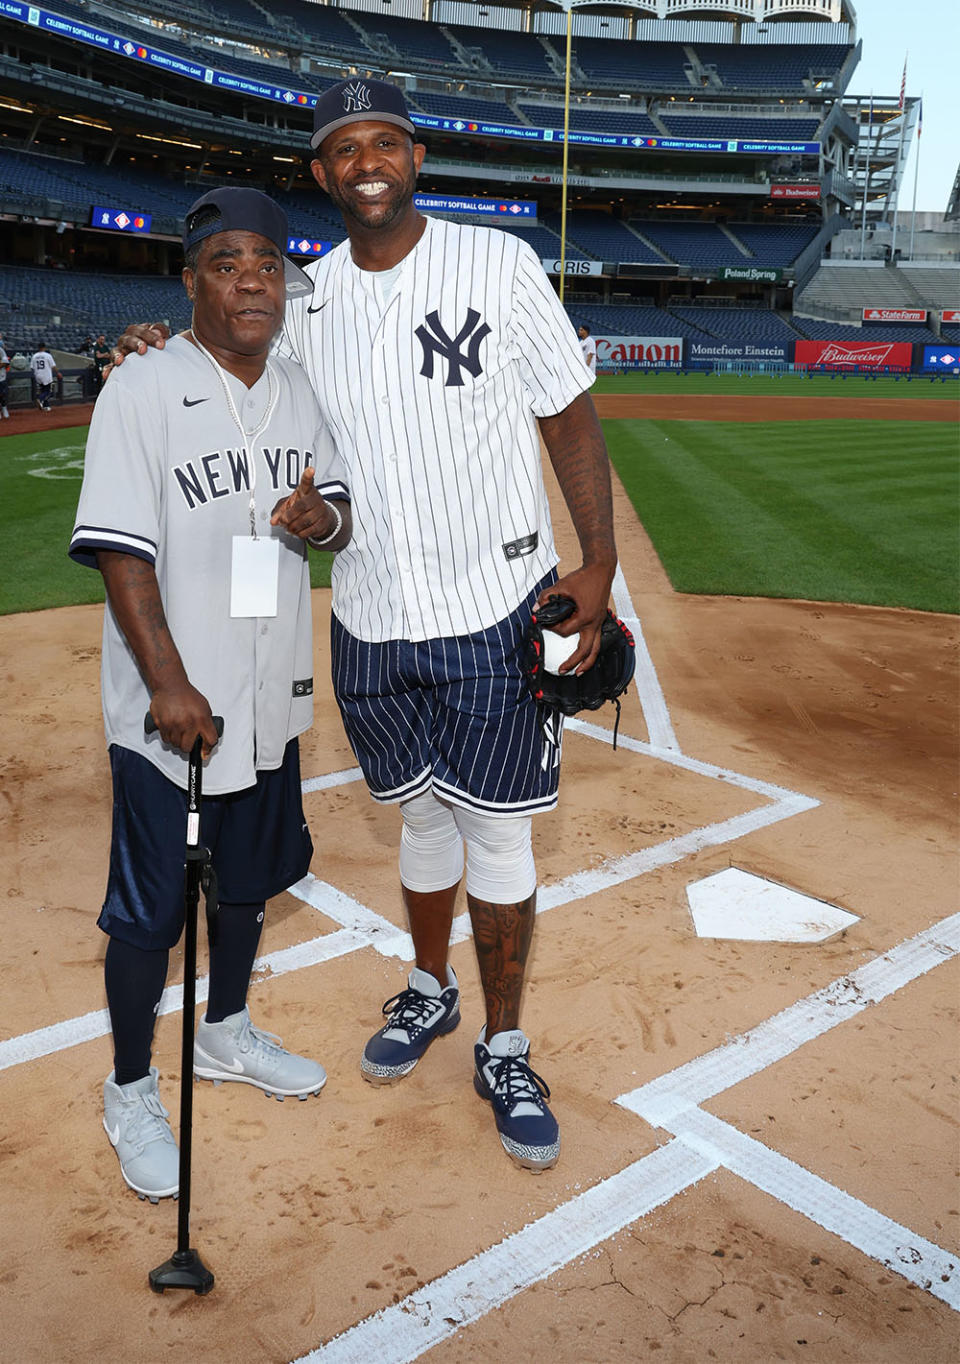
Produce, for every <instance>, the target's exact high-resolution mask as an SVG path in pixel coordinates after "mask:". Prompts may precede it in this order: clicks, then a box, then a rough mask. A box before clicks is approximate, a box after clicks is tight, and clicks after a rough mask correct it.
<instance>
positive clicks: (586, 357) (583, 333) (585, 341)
mask: <svg viewBox="0 0 960 1364" xmlns="http://www.w3.org/2000/svg"><path fill="white" fill-rule="evenodd" d="M577 335H578V336H579V338H580V349H581V351H582V352H583V363H584V364H585V365H586V367H587V369H588V370H589V371H590V373H591V374H592V375H593V376H594V378H596V375H597V343H596V341H594V339H593V337H592V336H591V335H590V328H589V327H588V326H587V324H586V322H581V323H580V326H579V327H578V328H577Z"/></svg>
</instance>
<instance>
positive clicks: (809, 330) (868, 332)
mask: <svg viewBox="0 0 960 1364" xmlns="http://www.w3.org/2000/svg"><path fill="white" fill-rule="evenodd" d="M793 325H794V326H795V327H796V329H797V331H798V332H799V333H800V335H801V336H805V337H808V338H809V339H810V340H811V341H829V340H831V339H836V340H840V341H919V342H922V343H924V344H926V345H931V344H932V343H933V342H934V341H935V340H936V337H935V336H934V335H933V332H932V331H930V329H929V327H923V326H913V325H910V324H908V323H900V322H876V323H873V324H871V323H868V322H865V323H864V324H863V326H862V327H854V326H849V325H845V324H844V323H842V322H828V321H822V320H820V319H819V318H813V317H796V316H795V317H794V322H793Z"/></svg>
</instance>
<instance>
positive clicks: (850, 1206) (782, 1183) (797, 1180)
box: [670, 1108, 960, 1311]
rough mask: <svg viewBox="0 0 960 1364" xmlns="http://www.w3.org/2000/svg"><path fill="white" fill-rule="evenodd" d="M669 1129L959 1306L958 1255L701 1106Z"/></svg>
mask: <svg viewBox="0 0 960 1364" xmlns="http://www.w3.org/2000/svg"><path fill="white" fill-rule="evenodd" d="M670 1130H671V1131H672V1132H673V1133H674V1134H675V1135H676V1136H677V1137H679V1138H680V1140H681V1141H682V1142H683V1143H684V1144H685V1145H687V1146H689V1147H690V1149H691V1150H694V1151H698V1152H699V1153H700V1154H701V1155H702V1156H703V1157H704V1159H706V1160H712V1161H714V1162H716V1164H717V1165H718V1166H721V1165H722V1166H723V1168H724V1169H726V1170H729V1171H730V1172H731V1174H735V1175H739V1176H740V1178H741V1179H745V1180H746V1181H747V1182H748V1183H750V1184H752V1185H754V1187H755V1188H757V1189H762V1190H763V1192H764V1193H768V1194H770V1195H771V1196H772V1197H773V1198H776V1199H778V1200H779V1202H781V1203H785V1204H786V1205H787V1207H789V1208H793V1209H794V1211H795V1212H799V1213H802V1214H803V1216H804V1217H807V1218H809V1219H810V1221H811V1222H816V1224H817V1226H820V1227H823V1228H824V1229H825V1230H826V1231H830V1232H833V1233H834V1235H836V1236H839V1237H840V1238H841V1239H842V1240H844V1241H846V1242H847V1243H848V1245H851V1246H855V1247H856V1249H857V1250H859V1251H862V1252H863V1254H864V1255H869V1256H870V1258H871V1259H872V1260H877V1261H878V1262H879V1263H880V1264H882V1265H886V1266H887V1268H888V1269H891V1270H893V1271H894V1272H895V1273H897V1274H900V1275H902V1276H903V1278H905V1279H907V1280H909V1282H910V1283H913V1284H916V1285H917V1287H918V1288H923V1289H925V1290H926V1291H927V1292H928V1293H931V1294H932V1295H933V1296H934V1297H935V1298H939V1299H940V1300H941V1301H942V1302H945V1303H946V1304H947V1305H948V1306H949V1307H952V1308H953V1309H954V1310H955V1311H957V1310H960V1275H958V1272H957V1271H958V1265H957V1259H956V1257H955V1256H952V1255H950V1254H949V1253H948V1252H947V1251H945V1250H942V1249H941V1248H940V1247H939V1246H937V1245H934V1244H933V1242H932V1241H928V1240H926V1238H925V1237H923V1236H918V1235H917V1233H916V1232H914V1231H910V1230H909V1229H908V1228H907V1227H903V1226H901V1225H900V1223H899V1222H894V1221H892V1220H891V1219H890V1218H889V1217H885V1216H884V1215H883V1213H880V1212H877V1211H876V1209H875V1208H871V1207H868V1206H867V1204H866V1203H861V1201H860V1199H859V1198H854V1197H853V1196H852V1195H851V1194H848V1193H845V1192H844V1190H843V1189H838V1188H837V1187H836V1185H834V1184H829V1183H827V1181H826V1180H825V1179H821V1178H820V1176H819V1175H815V1174H812V1173H811V1172H810V1171H809V1170H805V1169H804V1168H803V1166H802V1165H797V1164H796V1163H795V1162H794V1161H792V1160H790V1159H789V1158H788V1157H787V1156H784V1155H781V1154H780V1153H779V1152H778V1151H772V1150H770V1148H769V1147H767V1146H764V1145H763V1143H762V1142H759V1141H756V1140H755V1139H754V1138H753V1137H748V1136H746V1135H745V1133H743V1132H739V1131H738V1130H737V1129H736V1128H735V1127H732V1126H731V1125H730V1124H729V1123H726V1122H723V1121H722V1120H721V1119H720V1118H717V1117H714V1116H713V1114H711V1113H704V1112H703V1111H702V1110H701V1109H699V1108H698V1109H694V1110H692V1111H687V1112H684V1113H683V1114H682V1115H681V1116H680V1117H678V1118H677V1119H676V1120H675V1121H674V1122H672V1123H671V1124H670Z"/></svg>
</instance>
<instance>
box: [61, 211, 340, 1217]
mask: <svg viewBox="0 0 960 1364" xmlns="http://www.w3.org/2000/svg"><path fill="white" fill-rule="evenodd" d="M286 230H287V229H286V219H285V217H284V215H283V213H282V212H281V210H280V209H279V208H277V206H276V205H275V204H274V203H273V202H272V201H271V200H270V199H268V198H267V196H266V195H263V194H260V193H259V192H258V191H255V190H249V189H224V190H214V191H212V192H211V193H210V194H207V195H205V196H204V197H203V198H202V199H200V200H198V201H197V202H196V203H195V204H194V205H193V206H192V208H191V209H190V210H189V212H188V214H187V218H186V231H185V234H184V250H185V253H186V268H185V269H184V271H183V279H184V284H185V287H186V290H187V293H188V295H189V297H190V299H191V300H192V302H193V323H192V328H191V330H189V331H187V332H185V333H184V334H183V335H182V336H178V337H175V338H174V339H173V340H172V341H171V342H170V344H169V345H168V346H167V347H166V349H165V350H164V351H163V352H162V353H161V352H154V353H152V354H151V355H150V357H149V360H147V361H145V362H144V363H142V364H140V365H137V366H134V365H129V366H127V368H126V369H124V370H122V371H120V372H118V373H117V374H116V375H115V376H114V378H113V379H112V381H111V382H110V383H109V384H107V385H106V387H105V388H104V391H103V393H102V394H101V397H100V399H99V401H98V403H97V407H96V411H95V413H94V416H93V420H92V423H91V427H90V436H89V439H88V442H87V452H86V462H85V469H84V480H83V488H82V491H81V495H80V504H79V507H78V511H77V523H76V527H75V529H74V532H73V538H72V540H71V544H70V554H71V557H73V558H74V559H75V560H77V561H78V562H79V563H82V564H87V565H89V566H91V567H97V568H99V570H100V572H101V573H102V574H103V578H104V582H105V585H106V589H107V607H106V610H105V613H104V631H103V653H102V697H103V713H104V725H105V730H106V738H107V743H108V746H109V753H110V765H111V773H112V778H113V789H114V813H113V838H112V845H111V856H110V874H109V881H108V886H107V893H106V898H105V901H104V905H103V909H102V912H101V915H100V919H99V924H100V927H101V928H102V929H103V930H104V932H106V933H107V934H108V935H109V939H110V940H109V943H108V945H107V951H106V958H105V982H106V993H107V1002H108V1004H109V1008H110V1018H111V1025H112V1029H113V1042H114V1069H113V1071H112V1072H111V1074H110V1076H109V1077H108V1079H107V1081H106V1083H105V1085H104V1127H105V1129H106V1131H107V1134H108V1136H109V1138H110V1141H111V1143H112V1144H113V1146H114V1147H115V1149H116V1152H117V1156H118V1158H119V1160H120V1168H121V1171H122V1174H123V1178H124V1179H125V1180H126V1182H127V1184H128V1185H129V1186H130V1187H131V1188H133V1189H134V1190H135V1191H136V1192H137V1193H138V1194H139V1195H140V1196H141V1197H146V1198H149V1199H150V1200H151V1201H152V1202H156V1201H157V1199H158V1198H162V1197H165V1196H169V1195H174V1194H176V1193H177V1188H178V1155H177V1148H176V1144H175V1142H174V1138H173V1135H172V1133H171V1131H170V1128H169V1125H168V1123H167V1112H166V1109H165V1108H164V1107H163V1105H162V1104H161V1101H160V1097H159V1093H158V1087H157V1070H156V1068H155V1067H152V1066H151V1064H150V1059H151V1045H152V1036H153V1024H154V1018H155V1014H156V1011H157V1008H158V1006H159V1001H160V996H161V993H162V991H163V988H164V983H165V980H166V974H167V964H168V956H169V950H170V948H171V947H173V946H174V945H175V943H176V942H177V940H178V938H179V936H180V934H181V932H182V928H183V848H184V830H185V827H186V797H185V787H186V775H187V753H188V752H189V750H190V749H191V747H192V746H193V743H194V740H195V738H196V737H197V736H198V735H200V736H202V739H203V743H204V753H205V757H207V758H208V762H207V771H206V773H205V776H204V795H205V797H206V799H205V801H204V806H203V817H202V826H201V834H200V837H201V841H202V842H203V843H205V844H206V845H208V846H209V847H210V849H211V853H212V860H213V867H214V870H215V872H216V874H217V877H218V881H219V891H220V909H219V913H218V915H217V930H216V934H215V935H213V936H212V940H211V945H210V990H209V998H208V1002H207V1010H206V1014H205V1015H204V1017H203V1018H202V1019H201V1020H200V1023H199V1026H198V1030H197V1038H196V1043H195V1050H194V1055H195V1069H196V1073H197V1075H198V1076H200V1077H201V1078H206V1079H211V1080H214V1081H215V1082H217V1083H219V1082H220V1081H222V1080H236V1081H240V1082H241V1083H244V1084H249V1085H253V1086H256V1087H257V1088H259V1089H261V1090H263V1091H264V1092H265V1093H267V1094H268V1095H276V1097H277V1098H279V1099H282V1098H284V1097H285V1096H287V1095H297V1096H298V1097H300V1098H306V1097H307V1095H308V1094H316V1093H319V1091H320V1089H321V1088H322V1086H323V1084H324V1083H325V1080H326V1076H325V1074H324V1071H323V1067H322V1066H320V1065H319V1064H317V1063H316V1062H315V1061H311V1060H308V1059H306V1058H305V1057H302V1056H295V1055H292V1054H291V1053H290V1052H288V1051H285V1050H284V1049H283V1047H282V1046H281V1045H280V1042H279V1039H278V1038H274V1037H272V1036H271V1035H270V1034H267V1033H263V1032H261V1031H260V1030H259V1029H257V1028H255V1027H254V1026H253V1025H252V1024H251V1021H250V1015H249V1013H248V1010H247V1007H246V995H247V987H248V984H249V980H250V972H251V969H252V966H253V962H254V959H255V956H256V949H257V944H258V941H259V937H260V931H261V926H262V924H263V918H264V905H265V901H266V900H267V899H269V898H270V897H271V896H272V895H276V894H278V893H279V892H280V891H282V890H284V889H286V887H287V886H289V885H291V884H292V883H293V882H294V881H295V880H297V879H299V878H300V877H302V876H303V875H305V874H306V871H307V868H308V866H309V863H310V858H311V855H312V852H313V845H312V843H311V841H310V835H309V831H308V829H307V825H306V822H305V820H304V816H303V807H302V804H301V796H300V769H299V750H298V742H297V736H298V735H299V734H301V733H302V732H303V731H304V730H305V729H307V728H308V727H309V726H310V724H311V723H312V719H313V703H312V692H313V667H312V652H313V646H312V632H311V619H310V596H309V585H310V583H309V571H308V564H307V548H306V544H305V541H309V542H310V543H317V544H321V545H323V546H324V548H328V549H339V548H341V547H342V546H343V545H344V544H346V543H347V541H348V539H349V536H350V512H349V503H348V501H347V500H346V499H347V496H348V494H347V484H346V479H345V471H344V468H343V465H342V462H341V460H340V459H339V457H338V455H337V454H336V451H335V449H334V447H333V445H332V443H331V441H330V439H329V436H328V435H327V434H326V431H325V429H324V424H323V419H322V417H321V414H320V411H319V409H318V406H317V402H316V399H315V397H314V395H313V392H312V390H311V387H310V384H309V383H308V381H307V379H306V377H305V376H304V374H303V372H302V370H301V369H300V368H299V367H298V366H297V365H295V364H292V363H291V362H290V361H287V360H284V359H281V358H274V359H268V351H269V347H270V343H271V341H272V339H273V337H274V335H275V334H276V332H277V330H278V329H279V328H280V326H281V325H282V321H283V311H284V300H285V293H291V294H292V293H293V291H295V290H296V289H300V290H301V291H303V290H305V289H306V290H307V291H309V283H308V282H305V280H304V277H303V276H302V275H301V273H300V271H299V270H297V268H296V267H295V266H293V265H291V263H290V262H288V261H285V259H284V257H283V254H282V253H283V249H284V247H285V245H286ZM147 710H149V712H150V714H151V715H152V717H153V719H154V721H155V723H156V730H157V732H156V733H155V734H153V735H151V736H150V737H147V736H146V735H145V734H144V715H145V712H146V711H147ZM214 712H216V713H218V714H221V715H222V716H223V717H224V734H223V738H222V740H220V741H219V742H218V739H217V733H216V730H215V728H214V725H213V719H212V714H213V713H214Z"/></svg>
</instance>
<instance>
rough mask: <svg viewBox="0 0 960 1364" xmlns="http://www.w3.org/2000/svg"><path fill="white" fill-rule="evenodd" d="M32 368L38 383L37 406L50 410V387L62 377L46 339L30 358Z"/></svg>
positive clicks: (42, 410) (35, 382) (43, 410)
mask: <svg viewBox="0 0 960 1364" xmlns="http://www.w3.org/2000/svg"><path fill="white" fill-rule="evenodd" d="M30 369H31V371H32V373H33V380H34V384H35V385H36V394H37V407H39V409H40V411H41V412H49V411H50V389H51V388H52V387H53V381H54V379H59V378H60V377H61V375H60V371H59V370H58V369H57V362H56V360H54V358H53V356H52V355H51V354H50V352H49V351H48V350H47V343H46V341H41V342H40V345H39V346H38V347H37V349H36V350H35V351H34V353H33V355H32V356H31V358H30Z"/></svg>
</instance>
